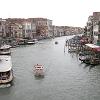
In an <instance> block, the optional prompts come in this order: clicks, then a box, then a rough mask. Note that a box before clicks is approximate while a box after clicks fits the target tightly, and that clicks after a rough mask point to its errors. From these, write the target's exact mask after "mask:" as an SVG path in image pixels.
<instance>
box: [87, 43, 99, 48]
mask: <svg viewBox="0 0 100 100" xmlns="http://www.w3.org/2000/svg"><path fill="white" fill-rule="evenodd" d="M85 45H86V46H88V47H90V48H100V46H97V45H94V44H85Z"/></svg>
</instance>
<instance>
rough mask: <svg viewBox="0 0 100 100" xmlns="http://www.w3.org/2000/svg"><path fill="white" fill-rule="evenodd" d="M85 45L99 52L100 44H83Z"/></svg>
mask: <svg viewBox="0 0 100 100" xmlns="http://www.w3.org/2000/svg"><path fill="white" fill-rule="evenodd" d="M85 45H86V46H87V47H89V48H90V49H92V50H94V51H97V52H100V46H97V45H94V44H85Z"/></svg>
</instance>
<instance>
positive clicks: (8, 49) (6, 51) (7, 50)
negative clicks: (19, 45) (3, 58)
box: [0, 44, 11, 55]
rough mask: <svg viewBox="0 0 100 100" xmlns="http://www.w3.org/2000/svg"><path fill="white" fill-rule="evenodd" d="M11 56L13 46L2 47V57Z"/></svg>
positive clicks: (0, 48)
mask: <svg viewBox="0 0 100 100" xmlns="http://www.w3.org/2000/svg"><path fill="white" fill-rule="evenodd" d="M9 54H11V46H10V45H6V44H5V45H2V46H1V47H0V55H9Z"/></svg>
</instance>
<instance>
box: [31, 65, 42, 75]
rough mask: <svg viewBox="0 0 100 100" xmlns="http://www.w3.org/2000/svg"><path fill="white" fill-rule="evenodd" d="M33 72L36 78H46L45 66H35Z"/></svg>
mask: <svg viewBox="0 0 100 100" xmlns="http://www.w3.org/2000/svg"><path fill="white" fill-rule="evenodd" d="M33 71H34V74H35V76H44V67H43V65H39V64H37V65H35V66H34V69H33Z"/></svg>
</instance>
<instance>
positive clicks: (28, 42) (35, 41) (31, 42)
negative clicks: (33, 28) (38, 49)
mask: <svg viewBox="0 0 100 100" xmlns="http://www.w3.org/2000/svg"><path fill="white" fill-rule="evenodd" d="M37 42H38V40H37V39H31V40H28V41H27V44H36V43H37Z"/></svg>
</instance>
